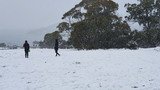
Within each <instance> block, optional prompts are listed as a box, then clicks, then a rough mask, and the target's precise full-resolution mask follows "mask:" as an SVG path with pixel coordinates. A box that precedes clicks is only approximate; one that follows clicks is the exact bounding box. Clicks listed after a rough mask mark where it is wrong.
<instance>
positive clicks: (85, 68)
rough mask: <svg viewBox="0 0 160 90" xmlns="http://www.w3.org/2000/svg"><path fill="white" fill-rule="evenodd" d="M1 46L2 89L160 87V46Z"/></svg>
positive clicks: (152, 89)
mask: <svg viewBox="0 0 160 90" xmlns="http://www.w3.org/2000/svg"><path fill="white" fill-rule="evenodd" d="M59 52H60V54H61V56H60V57H55V53H54V50H52V49H31V52H30V58H28V59H26V58H24V51H23V50H22V49H18V50H0V90H160V48H151V49H139V50H125V49H120V50H116V49H110V50H91V51H85V50H84V51H77V50H59Z"/></svg>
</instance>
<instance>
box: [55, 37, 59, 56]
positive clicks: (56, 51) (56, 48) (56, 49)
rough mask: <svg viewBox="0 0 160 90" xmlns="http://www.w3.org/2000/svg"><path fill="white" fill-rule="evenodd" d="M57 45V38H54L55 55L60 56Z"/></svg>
mask: <svg viewBox="0 0 160 90" xmlns="http://www.w3.org/2000/svg"><path fill="white" fill-rule="evenodd" d="M58 46H59V45H58V39H56V40H55V45H54V50H55V53H56V56H57V55H59V56H60V54H59V53H58Z"/></svg>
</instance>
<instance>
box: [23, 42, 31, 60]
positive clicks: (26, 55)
mask: <svg viewBox="0 0 160 90" xmlns="http://www.w3.org/2000/svg"><path fill="white" fill-rule="evenodd" d="M23 47H24V51H25V58H28V55H29V51H30V50H29V49H30V46H29V44H28V42H27V40H26V41H25V43H24V44H23Z"/></svg>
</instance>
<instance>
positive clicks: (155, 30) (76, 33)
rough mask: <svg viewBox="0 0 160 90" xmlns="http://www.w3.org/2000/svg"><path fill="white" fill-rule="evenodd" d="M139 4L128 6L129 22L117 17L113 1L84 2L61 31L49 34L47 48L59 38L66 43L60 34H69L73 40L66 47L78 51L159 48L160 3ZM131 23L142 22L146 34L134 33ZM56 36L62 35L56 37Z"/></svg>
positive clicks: (146, 0) (145, 1) (142, 0)
mask: <svg viewBox="0 0 160 90" xmlns="http://www.w3.org/2000/svg"><path fill="white" fill-rule="evenodd" d="M138 1H139V3H138V4H129V3H128V4H125V7H126V8H127V12H128V13H129V15H128V16H126V17H125V18H126V21H125V20H122V17H119V16H118V15H117V14H116V11H117V10H118V4H117V3H115V2H114V1H112V0H82V1H81V2H80V3H79V4H77V5H75V7H73V8H72V9H71V10H69V11H68V12H66V13H65V14H64V15H63V17H62V19H64V20H66V21H64V22H61V23H60V24H59V25H58V26H57V28H58V29H59V31H57V32H54V33H52V34H46V35H45V38H44V44H45V45H46V47H49V48H51V47H52V46H53V43H54V41H53V40H54V39H55V38H59V39H60V40H62V37H61V35H60V33H63V32H64V31H65V32H67V33H69V35H70V38H69V39H68V41H67V42H65V41H64V42H62V45H63V46H65V47H67V46H73V47H74V48H77V49H99V48H101V49H108V48H130V49H137V48H139V47H143V48H144V47H146V48H147V47H155V46H158V45H160V1H159V0H138ZM127 21H132V22H138V23H139V24H140V25H143V30H141V31H137V30H131V29H130V26H129V25H128V23H127ZM55 33H58V34H57V35H58V36H57V35H55Z"/></svg>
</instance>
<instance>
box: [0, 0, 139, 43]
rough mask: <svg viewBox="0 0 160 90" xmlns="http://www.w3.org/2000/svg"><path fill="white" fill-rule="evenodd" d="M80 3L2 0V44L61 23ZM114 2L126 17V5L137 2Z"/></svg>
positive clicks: (0, 11) (45, 0)
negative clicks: (65, 15)
mask: <svg viewBox="0 0 160 90" xmlns="http://www.w3.org/2000/svg"><path fill="white" fill-rule="evenodd" d="M80 1H81V0H0V42H7V43H8V42H11V43H13V42H15V43H17V42H20V41H23V40H25V39H27V38H26V37H30V36H27V35H26V36H25V35H24V34H25V33H27V32H30V31H31V30H34V29H38V28H42V27H47V26H49V25H54V24H57V23H59V22H60V21H61V17H62V15H63V14H64V13H65V12H67V11H68V10H70V9H71V8H72V7H74V5H75V4H77V3H79V2H80ZM113 1H116V2H118V3H119V4H120V10H119V12H118V13H119V15H120V16H124V15H126V12H125V9H124V7H123V6H124V4H125V3H130V2H131V3H133V2H136V1H137V0H113ZM24 36H25V37H24ZM30 38H32V37H30ZM33 39H34V37H33Z"/></svg>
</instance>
